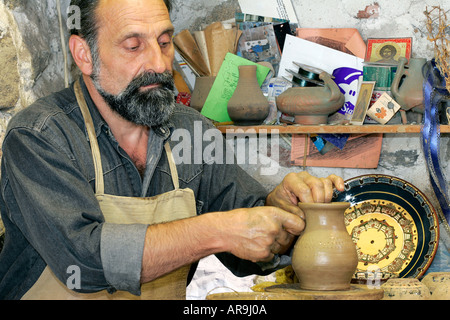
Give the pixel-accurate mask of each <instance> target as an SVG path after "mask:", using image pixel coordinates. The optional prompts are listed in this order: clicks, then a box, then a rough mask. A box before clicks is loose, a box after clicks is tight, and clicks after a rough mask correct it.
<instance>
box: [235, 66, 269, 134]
mask: <svg viewBox="0 0 450 320" xmlns="http://www.w3.org/2000/svg"><path fill="white" fill-rule="evenodd" d="M269 111H270V106H269V100H268V99H267V98H266V97H265V96H264V94H263V92H262V90H261V87H260V86H259V83H258V80H257V78H256V66H255V65H251V66H240V67H239V81H238V84H237V87H236V90H235V91H234V93H233V96H232V97H231V99H230V100H229V101H228V115H229V116H230V118H231V120H233V122H234V123H235V124H237V125H258V124H261V123H262V122H263V121H264V120H265V119H266V118H267V116H268V115H269Z"/></svg>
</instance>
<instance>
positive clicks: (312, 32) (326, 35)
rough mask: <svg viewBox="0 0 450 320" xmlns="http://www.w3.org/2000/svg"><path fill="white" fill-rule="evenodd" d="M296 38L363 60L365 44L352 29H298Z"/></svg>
mask: <svg viewBox="0 0 450 320" xmlns="http://www.w3.org/2000/svg"><path fill="white" fill-rule="evenodd" d="M297 37H299V38H302V39H305V40H308V41H311V42H315V43H318V44H321V45H324V46H327V47H330V48H332V49H336V50H339V51H342V52H345V53H348V54H353V55H354V56H357V57H358V58H361V59H364V57H365V54H366V43H365V42H364V40H363V39H362V37H361V35H360V34H359V32H358V30H357V29H354V28H298V29H297Z"/></svg>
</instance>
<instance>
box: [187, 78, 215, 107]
mask: <svg viewBox="0 0 450 320" xmlns="http://www.w3.org/2000/svg"><path fill="white" fill-rule="evenodd" d="M215 80H216V77H198V78H197V79H196V80H195V87H194V91H193V92H192V97H191V104H190V106H191V107H192V108H194V109H195V110H197V111H198V112H201V111H202V109H203V106H204V105H205V101H206V98H208V95H209V92H210V91H211V88H212V86H213V84H214V81H215Z"/></svg>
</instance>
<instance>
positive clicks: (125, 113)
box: [91, 71, 176, 127]
mask: <svg viewBox="0 0 450 320" xmlns="http://www.w3.org/2000/svg"><path fill="white" fill-rule="evenodd" d="M91 78H92V81H93V83H94V86H95V88H96V89H97V91H98V92H99V93H100V95H101V96H102V97H103V99H104V100H105V102H106V103H107V104H108V105H109V106H110V108H111V109H112V110H113V111H114V112H116V113H117V114H119V115H120V116H121V117H122V118H124V119H126V120H128V121H130V122H132V123H135V124H138V125H144V126H148V127H160V126H162V125H164V124H165V123H167V121H168V120H169V118H170V116H171V115H172V113H173V111H174V110H175V106H176V102H175V93H174V88H175V84H174V80H173V76H172V74H171V73H170V72H169V71H166V72H164V73H143V74H142V75H140V76H138V77H136V78H135V79H133V80H132V81H131V82H130V84H129V85H128V87H127V88H126V89H125V90H124V91H122V92H121V93H119V94H118V95H113V94H110V93H108V92H106V91H105V90H104V89H103V88H102V86H101V85H100V81H99V77H98V75H97V73H94V74H93V75H91ZM152 84H159V85H160V87H157V88H152V89H148V90H146V91H144V92H141V91H140V88H141V87H145V86H149V85H152Z"/></svg>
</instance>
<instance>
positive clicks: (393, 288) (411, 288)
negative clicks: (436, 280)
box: [381, 278, 431, 300]
mask: <svg viewBox="0 0 450 320" xmlns="http://www.w3.org/2000/svg"><path fill="white" fill-rule="evenodd" d="M381 289H383V290H384V297H383V300H429V299H430V297H431V294H430V290H429V289H428V287H427V286H426V285H425V284H423V283H422V282H420V281H419V280H417V279H414V278H397V279H389V280H388V281H386V283H384V284H382V285H381Z"/></svg>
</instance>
